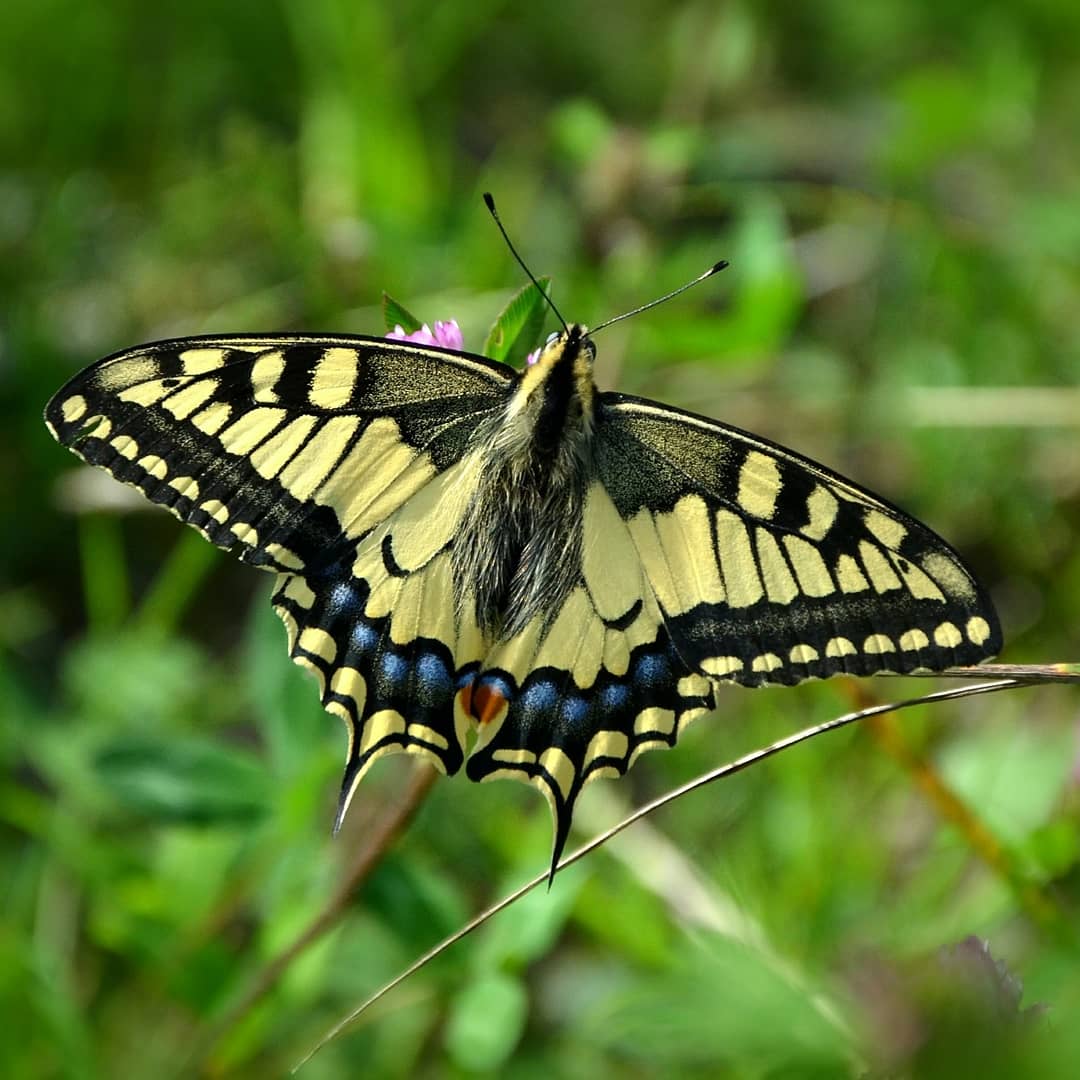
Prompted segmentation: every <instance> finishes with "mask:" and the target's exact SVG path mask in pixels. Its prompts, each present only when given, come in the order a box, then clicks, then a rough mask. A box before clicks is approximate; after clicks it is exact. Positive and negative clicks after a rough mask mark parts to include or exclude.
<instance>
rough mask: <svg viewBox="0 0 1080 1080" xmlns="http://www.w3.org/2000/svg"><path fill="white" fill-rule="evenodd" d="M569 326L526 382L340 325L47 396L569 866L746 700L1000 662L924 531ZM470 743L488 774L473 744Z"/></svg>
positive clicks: (971, 586) (295, 641) (404, 725)
mask: <svg viewBox="0 0 1080 1080" xmlns="http://www.w3.org/2000/svg"><path fill="white" fill-rule="evenodd" d="M594 355H595V348H594V345H593V342H592V340H591V338H590V335H589V331H588V330H587V329H586V328H585V327H584V326H580V325H570V326H566V327H565V328H564V329H563V331H561V332H560V333H557V334H553V335H552V336H551V338H549V339H548V342H547V344H546V346H545V347H544V348H543V350H542V351H541V353H540V355H539V358H538V360H537V361H536V363H534V364H532V365H531V366H529V367H527V368H526V369H525V370H523V371H517V370H515V369H512V368H510V367H508V366H506V365H504V364H501V363H497V362H495V361H492V360H489V359H485V358H484V357H482V356H475V355H471V354H469V353H466V352H461V351H455V350H450V349H445V348H440V347H437V346H427V345H419V344H415V343H410V342H405V341H389V340H385V339H381V338H371V337H356V336H344V335H318V336H310V335H304V334H257V335H235V336H211V337H191V338H183V339H179V340H174V341H161V342H155V343H153V344H149V345H141V346H138V347H136V348H132V349H126V350H124V351H122V352H119V353H116V354H115V355H113V356H109V357H107V358H105V359H104V360H101V361H99V362H98V363H97V364H94V365H93V366H92V367H90V368H88V369H86V370H85V371H83V372H82V373H81V374H79V375H76V376H75V377H74V378H73V379H71V380H70V382H68V384H67V385H66V386H65V387H64V388H63V389H62V390H61V391H60V392H59V393H58V394H57V395H56V396H55V397H54V398H53V399H52V401H50V403H49V405H48V407H47V409H46V412H45V419H46V422H47V424H48V427H49V430H50V431H51V432H52V434H53V435H54V436H55V437H56V439H57V440H58V441H59V442H61V443H62V444H63V445H65V446H67V447H69V448H70V449H72V450H73V451H74V452H75V453H76V454H77V455H78V456H79V457H81V458H82V459H83V460H85V461H87V462H89V463H91V464H93V465H98V466H101V467H102V468H104V469H106V470H107V471H108V472H110V473H111V474H112V475H113V476H114V477H116V478H117V479H118V480H121V481H123V482H125V483H128V484H131V485H134V486H135V487H137V488H138V489H139V490H140V491H141V492H142V493H143V494H144V495H145V496H146V497H147V498H149V499H150V500H152V501H153V502H155V503H159V504H161V505H162V506H165V507H167V508H168V509H169V510H171V511H172V512H173V513H174V514H175V515H176V516H177V517H178V518H180V519H181V520H182V521H185V522H187V523H188V524H190V525H193V526H194V527H195V528H196V529H198V530H199V531H200V532H201V533H203V535H204V536H206V537H207V539H209V540H211V541H212V542H213V543H215V544H217V545H218V546H220V547H223V548H228V549H230V550H232V551H234V552H236V553H237V554H238V555H239V557H240V558H241V559H243V560H244V561H245V562H248V563H251V564H253V565H254V566H258V567H260V568H261V569H263V570H267V571H270V572H271V573H273V574H275V575H276V578H277V581H276V586H275V589H274V593H273V604H274V608H275V610H276V611H277V613H278V614H279V615H280V616H281V618H282V619H283V620H284V622H285V625H286V627H287V630H288V637H289V649H290V652H291V655H292V657H293V659H294V660H295V661H296V662H297V663H299V664H301V665H303V666H304V667H306V668H308V669H309V670H310V671H312V672H313V673H314V675H315V676H316V678H317V679H318V682H319V685H320V688H321V692H322V702H323V705H324V706H325V708H326V709H327V710H328V711H329V712H331V713H334V714H335V715H337V716H339V717H341V719H342V720H343V721H344V722H345V725H346V728H347V730H348V735H349V744H348V755H347V764H346V768H345V777H344V783H343V787H342V793H341V800H340V806H339V810H338V817H337V822H338V824H340V821H341V818H342V816H343V815H344V813H345V810H346V808H347V806H348V804H349V800H350V798H351V797H352V794H353V792H354V791H355V789H356V786H357V784H358V783H359V781H360V778H361V777H362V776H363V775H364V773H365V771H366V770H367V769H368V767H369V766H370V765H371V764H372V762H373V761H375V760H376V759H377V758H379V757H381V756H383V755H384V754H390V753H397V752H400V751H405V752H408V753H414V754H420V755H422V756H424V757H426V758H427V759H429V760H430V761H432V762H433V763H434V764H435V765H436V766H437V767H438V768H439V769H441V770H442V771H444V772H446V773H455V772H457V771H458V769H459V768H461V766H462V765H463V764H464V765H465V771H466V773H467V775H468V776H469V777H470V779H473V780H488V779H492V778H494V777H512V778H515V779H519V780H526V781H528V782H530V783H532V784H534V785H536V786H537V787H538V788H539V789H540V790H541V791H542V792H543V793H544V795H545V796H546V797H547V799H548V801H549V803H550V805H551V808H552V811H553V815H554V819H555V842H554V857H553V860H552V868H553V869H554V866H555V864H556V862H557V860H558V857H559V855H560V853H561V851H562V848H563V845H564V843H565V841H566V838H567V833H568V831H569V827H570V820H571V814H572V811H573V807H574V802H575V800H576V799H577V797H578V795H579V793H580V792H581V790H582V788H583V787H584V786H585V784H587V783H588V782H589V781H590V780H594V779H596V778H597V777H603V776H618V775H621V774H622V773H625V772H626V770H627V769H629V768H630V766H631V765H632V764H633V762H634V761H635V759H636V758H637V756H638V755H639V754H640V753H641V752H642V751H644V750H650V749H654V748H656V747H664V746H673V745H674V743H675V741H676V739H677V738H678V736H679V733H680V732H681V731H682V729H683V728H684V727H685V726H686V724H687V723H689V721H690V720H692V719H693V718H694V717H697V716H700V715H702V714H704V713H706V712H708V711H709V710H710V709H712V708H713V707H714V702H715V696H714V695H715V692H716V690H717V687H718V686H720V685H721V684H722V683H725V682H734V683H739V684H741V685H743V686H748V687H756V686H764V685H766V684H771V683H779V684H783V685H792V684H794V683H799V682H802V681H803V680H804V679H811V678H825V677H827V676H830V675H835V674H838V673H847V674H851V675H872V674H874V673H875V672H912V671H920V670H921V671H926V670H931V671H933V670H939V669H942V668H945V667H949V666H952V665H961V664H973V663H976V662H978V661H981V660H984V659H986V658H988V657H990V656H992V655H994V654H995V653H996V652H997V651H998V649H999V647H1000V645H1001V633H1000V629H999V626H998V621H997V617H996V615H995V613H994V609H993V606H992V605H991V602H990V600H989V598H988V596H987V595H986V593H985V592H984V591H983V589H982V588H981V587H980V586H979V584H978V582H976V580H975V578H974V577H973V576H972V574H971V572H970V571H969V570H968V569H967V567H965V565H964V563H963V562H962V561H961V559H960V557H959V556H958V555H957V554H956V552H954V551H953V550H952V549H951V548H950V547H949V546H948V544H946V543H945V542H944V541H943V540H941V539H940V538H939V537H938V536H936V535H935V534H934V533H933V532H931V531H930V530H929V529H928V528H927V527H926V526H925V525H922V524H920V523H919V522H918V521H915V520H914V519H913V518H911V517H909V516H908V515H906V514H904V513H903V512H901V511H900V510H898V509H897V508H896V507H894V506H892V505H890V504H889V503H887V502H885V501H884V500H882V499H881V498H879V497H878V496H876V495H873V494H871V493H870V492H868V491H866V490H865V489H863V488H860V487H858V486H857V485H855V484H853V483H852V482H851V481H849V480H845V479H843V478H842V477H840V476H838V475H837V474H836V473H834V472H831V471H830V470H828V469H826V468H824V467H823V466H821V465H818V464H815V463H814V462H813V461H810V460H808V459H807V458H805V457H801V456H800V455H798V454H796V453H794V452H793V451H791V450H786V449H784V448H783V447H780V446H777V445H775V444H773V443H771V442H768V441H766V440H765V439H762V438H760V437H758V436H756V435H751V434H748V433H746V432H744V431H740V430H738V429H736V428H733V427H728V426H727V425H724V424H720V423H718V422H717V421H715V420H711V419H708V418H707V417H704V416H698V415H695V414H693V413H690V412H684V411H682V410H679V409H675V408H671V407H669V406H667V405H663V404H660V403H659V402H656V401H649V400H646V399H643V398H638V397H632V396H629V395H627V394H620V393H611V392H602V391H600V390H599V389H597V387H596V386H595V385H594V382H593V358H594ZM470 739H473V740H474V742H473V746H472V750H471V753H470V754H469V755H468V757H467V758H466V752H465V748H466V745H467V742H468V741H469V740H470Z"/></svg>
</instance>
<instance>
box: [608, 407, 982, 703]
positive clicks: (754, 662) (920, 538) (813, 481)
mask: <svg viewBox="0 0 1080 1080" xmlns="http://www.w3.org/2000/svg"><path fill="white" fill-rule="evenodd" d="M596 450H597V454H596V462H597V468H598V471H599V474H600V477H601V479H602V480H603V483H604V485H605V486H606V488H607V489H608V491H609V492H610V493H611V495H612V498H613V501H614V502H615V505H616V507H617V509H618V512H619V515H620V517H621V519H622V520H623V521H624V522H625V524H626V528H627V530H628V532H629V535H630V537H631V540H632V543H633V545H634V549H635V550H636V552H637V554H638V556H639V558H640V559H641V561H642V564H643V566H644V567H645V572H646V574H647V576H648V578H649V581H650V584H651V585H652V587H653V589H654V591H655V593H656V597H657V600H658V602H659V604H660V607H661V609H662V611H663V614H664V621H665V625H666V627H667V629H668V631H669V633H670V634H671V638H672V641H673V644H674V646H675V648H676V649H677V651H678V652H679V654H680V656H682V658H683V659H684V660H685V661H686V662H687V663H688V664H690V665H691V666H692V668H693V670H695V671H697V672H699V673H701V674H703V675H706V676H708V677H710V678H715V679H726V680H732V681H735V682H739V683H742V684H743V685H747V686H759V685H762V684H765V683H782V684H789V685H790V684H792V683H797V682H800V681H802V680H803V679H807V678H817V677H826V676H829V675H833V674H837V673H843V672H847V673H850V674H855V675H871V674H874V673H876V672H882V671H890V672H910V671H915V670H919V669H927V670H935V671H937V670H941V669H942V668H945V667H949V666H952V665H962V664H973V663H977V662H978V661H980V660H983V659H985V658H986V657H987V656H991V655H993V654H994V653H995V652H996V651H997V650H998V648H999V647H1000V644H1001V633H1000V629H999V627H998V623H997V618H996V616H995V614H994V609H993V606H992V604H991V603H990V601H989V599H988V598H987V597H986V596H985V595H984V593H983V592H982V590H981V589H980V587H979V586H978V584H977V583H976V582H975V580H974V579H973V578H972V576H971V575H970V573H969V572H968V570H967V569H966V568H965V567H964V565H963V563H962V562H961V561H960V559H959V557H958V556H957V555H956V553H955V552H954V551H953V550H952V549H951V548H950V547H949V546H948V545H947V544H946V543H945V542H944V541H943V540H941V539H940V538H939V537H938V536H936V535H935V534H934V533H932V532H931V531H930V530H929V529H927V528H926V526H924V525H921V524H920V523H918V522H917V521H915V520H914V519H912V518H910V517H908V516H907V515H906V514H904V513H903V512H902V511H900V510H898V509H897V508H896V507H894V506H891V505H889V504H888V503H886V502H884V501H883V500H881V499H880V498H878V497H877V496H875V495H872V494H870V493H869V492H867V491H864V490H863V489H861V488H859V487H857V486H856V485H854V484H852V483H851V482H850V481H848V480H844V479H843V478H842V477H839V476H837V475H836V474H834V473H832V472H830V471H829V470H827V469H825V468H823V467H822V466H820V465H817V464H815V463H814V462H811V461H809V460H808V459H806V458H803V457H800V456H799V455H797V454H794V453H793V452H792V451H789V450H785V449H783V448H781V447H778V446H775V445H773V444H771V443H769V442H767V441H765V440H763V439H760V438H758V437H756V436H752V435H748V434H746V433H744V432H741V431H738V430H737V429H734V428H730V427H726V426H724V425H721V424H718V423H716V422H715V421H712V420H708V419H705V418H703V417H698V416H695V415H693V414H690V413H683V412H680V411H678V410H675V409H670V408H668V407H666V406H663V405H660V404H658V403H656V402H652V401H646V400H642V399H636V398H630V397H627V396H624V395H618V394H607V395H603V397H602V399H601V406H600V409H599V413H598V422H597V440H596Z"/></svg>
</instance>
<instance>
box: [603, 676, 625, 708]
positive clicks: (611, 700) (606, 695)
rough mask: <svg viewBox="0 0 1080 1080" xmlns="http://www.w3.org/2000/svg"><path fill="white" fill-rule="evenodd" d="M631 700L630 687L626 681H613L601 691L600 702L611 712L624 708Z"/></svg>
mask: <svg viewBox="0 0 1080 1080" xmlns="http://www.w3.org/2000/svg"><path fill="white" fill-rule="evenodd" d="M629 700H630V687H629V686H627V685H626V683H621V682H617V683H612V684H611V685H610V686H605V687H604V689H603V690H601V691H600V704H601V705H602V706H603V708H604V709H605V710H607V711H610V712H615V711H617V710H619V709H622V708H624V707H625V706H626V704H627V702H628V701H629Z"/></svg>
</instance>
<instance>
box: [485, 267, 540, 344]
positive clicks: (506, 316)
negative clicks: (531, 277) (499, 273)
mask: <svg viewBox="0 0 1080 1080" xmlns="http://www.w3.org/2000/svg"><path fill="white" fill-rule="evenodd" d="M537 280H538V281H539V283H540V288H542V289H543V290H544V292H543V293H541V292H540V290H539V289H537V288H536V286H535V285H533V284H532V283H531V282H530V283H529V284H528V285H523V286H522V287H521V288H520V289H518V291H517V292H516V293H514V295H513V296H512V297H511V298H510V302H509V303H508V304H507V305H506V307H504V308H503V309H502V312H501V313H500V315H499V317H498V318H497V319H496V320H495V322H494V323H493V324H492V326H491V330H490V331H489V332H488V336H487V341H485V342H484V355H485V356H489V357H491V359H492V360H501V361H502V362H503V363H504V364H512V363H520V362H522V361H523V360H524V359H525V357H526V356H527V355H528V354H529V353H530V352H531V351H532V350H533V349H535V348H536V346H537V345H539V344H540V334H541V332H542V331H543V328H544V316H545V315H546V314H547V310H548V304H547V300H546V299H545V297H546V294H547V291H548V286H549V285H550V284H551V278H550V277H547V276H545V277H542V278H538V279H537Z"/></svg>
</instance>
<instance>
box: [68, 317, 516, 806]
mask: <svg viewBox="0 0 1080 1080" xmlns="http://www.w3.org/2000/svg"><path fill="white" fill-rule="evenodd" d="M511 383H512V376H511V374H510V373H509V371H508V369H506V368H503V367H502V366H501V365H498V364H494V363H492V362H490V361H486V360H483V359H482V358H479V357H470V356H468V355H464V354H456V353H451V352H446V351H443V350H439V349H428V348H424V347H420V346H414V345H410V344H404V343H396V342H395V343H391V342H387V341H384V340H381V339H365V338H351V337H341V338H326V337H319V338H307V337H265V338H240V337H229V338H201V339H184V340H181V341H176V342H163V343H160V344H157V345H150V346H144V347H142V348H139V349H134V350H130V351H128V352H124V353H120V354H117V355H116V356H113V357H109V358H107V359H105V360H103V361H101V362H100V363H98V364H96V365H94V366H93V367H91V368H89V369H87V370H86V371H85V372H83V373H81V374H80V375H78V376H76V377H75V378H74V379H72V380H71V381H70V382H69V383H68V384H67V386H65V387H64V388H63V389H62V390H61V391H60V393H58V394H57V395H56V396H55V397H54V398H53V400H52V401H51V402H50V403H49V406H48V408H47V410H46V422H47V423H48V424H49V427H50V429H51V430H52V432H53V434H54V435H55V436H56V438H57V439H58V440H59V441H60V442H61V443H63V444H65V445H67V446H69V447H71V449H72V450H74V451H75V452H76V453H77V454H78V455H79V456H80V457H82V458H83V459H84V460H86V461H88V462H90V463H91V464H94V465H99V466H101V467H103V468H105V469H107V470H108V471H109V472H110V473H111V474H112V475H113V476H115V477H116V478H117V479H118V480H122V481H124V482H125V483H128V484H132V485H134V486H135V487H137V488H139V490H140V491H142V492H143V493H144V494H145V495H146V496H147V497H148V498H150V499H151V500H153V501H154V502H156V503H160V504H162V505H164V506H166V507H168V508H169V509H170V510H171V511H172V512H173V513H174V514H176V515H177V516H178V517H180V518H181V519H182V520H183V521H185V522H187V523H188V524H191V525H193V526H195V527H196V528H198V529H199V530H200V531H201V532H203V533H204V535H206V536H207V537H208V538H209V539H210V540H212V541H213V542H214V543H216V544H218V545H219V546H221V547H224V548H230V549H233V550H234V551H236V552H237V553H238V554H239V555H240V557H241V558H243V559H245V560H246V561H248V562H251V563H254V564H255V565H258V566H261V567H263V568H266V569H269V570H273V571H276V572H277V573H278V574H279V580H278V584H277V587H276V589H275V593H274V606H275V609H276V610H277V611H278V613H279V614H280V615H281V617H282V619H283V620H284V621H285V624H286V627H287V629H288V631H289V643H290V650H291V653H292V655H293V658H294V659H295V660H297V662H299V663H301V664H303V665H304V666H306V667H308V668H309V669H311V670H313V671H314V672H315V674H316V675H317V677H318V678H319V681H320V684H321V686H322V694H323V701H324V704H325V705H326V707H327V708H328V709H329V710H330V711H332V712H335V713H336V714H337V715H339V716H341V717H342V718H343V719H344V720H345V722H346V725H347V727H348V730H349V736H350V750H349V767H348V772H347V775H346V790H347V791H351V790H352V787H353V786H354V785H355V782H356V780H358V779H359V776H360V774H361V773H362V772H363V770H364V768H366V766H367V765H368V764H369V763H370V762H371V761H373V760H374V759H375V758H376V757H378V756H379V755H380V754H382V753H386V752H389V751H391V750H409V751H414V752H420V753H425V754H428V755H430V756H431V757H432V758H433V759H434V760H435V762H436V764H438V765H439V766H440V767H441V768H443V769H445V770H446V771H448V772H453V771H455V770H456V769H457V768H458V767H459V766H460V764H461V760H462V747H461V734H462V733H461V731H460V730H459V729H458V727H457V726H456V725H455V721H454V713H453V708H452V704H451V699H452V689H453V686H454V682H455V680H456V678H457V673H458V669H459V667H460V666H461V665H462V664H464V663H466V662H475V660H476V658H477V656H478V655H479V654H480V652H481V646H480V644H479V638H478V636H477V631H476V629H475V626H474V625H472V624H471V623H470V622H469V620H468V619H467V617H465V616H464V615H462V614H459V613H457V612H456V610H455V605H454V604H453V600H452V591H451V588H450V584H449V579H448V576H447V563H448V559H447V556H446V554H445V549H446V548H447V546H448V545H449V543H450V541H451V540H452V536H453V528H454V513H455V507H457V506H459V505H460V503H461V500H462V499H463V498H464V497H466V494H467V492H465V491H464V490H463V485H462V484H461V483H458V484H457V485H456V486H455V484H453V483H449V484H448V483H447V481H449V480H451V479H453V480H456V481H462V480H463V479H467V472H468V469H469V468H470V467H474V466H469V465H468V464H465V463H463V462H462V457H463V456H464V455H465V454H466V449H467V446H468V441H469V436H470V434H471V432H472V431H473V429H474V428H475V425H476V424H477V423H478V422H479V421H480V420H481V419H482V418H483V417H485V416H487V415H489V414H490V413H491V412H492V411H493V410H496V409H498V408H499V407H500V405H501V404H502V403H503V401H504V399H505V396H506V394H507V393H508V388H509V387H510V385H511ZM455 492H456V495H455ZM365 541H367V542H365Z"/></svg>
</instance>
